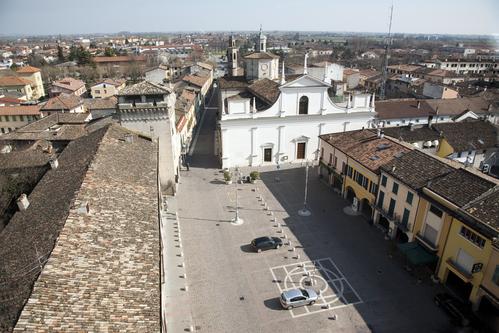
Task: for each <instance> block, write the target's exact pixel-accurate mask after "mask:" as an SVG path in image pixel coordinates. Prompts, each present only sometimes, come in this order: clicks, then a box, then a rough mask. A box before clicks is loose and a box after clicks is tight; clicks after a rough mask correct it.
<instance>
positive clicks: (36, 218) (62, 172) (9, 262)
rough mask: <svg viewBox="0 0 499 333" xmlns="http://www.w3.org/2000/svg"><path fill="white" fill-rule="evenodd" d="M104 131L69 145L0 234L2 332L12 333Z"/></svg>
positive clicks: (0, 314)
mask: <svg viewBox="0 0 499 333" xmlns="http://www.w3.org/2000/svg"><path fill="white" fill-rule="evenodd" d="M105 132H106V129H102V130H100V131H96V132H94V133H92V134H90V135H87V136H85V137H82V138H81V139H80V140H76V141H74V142H72V143H70V144H69V145H68V146H67V147H66V149H64V151H63V152H62V153H61V155H60V156H59V159H58V160H59V167H58V168H57V169H55V170H49V171H47V172H46V173H45V175H44V176H43V178H42V179H41V180H40V181H39V182H38V184H37V185H36V187H35V188H34V189H33V191H32V192H31V193H30V194H29V196H28V199H29V202H30V206H29V207H28V209H27V210H26V211H18V212H17V213H16V214H15V215H14V216H13V217H12V218H11V219H10V221H9V223H8V224H7V226H6V227H5V229H4V230H3V231H2V232H1V233H0V244H2V246H0V282H2V283H0V295H1V299H2V305H3V306H2V308H3V309H2V310H3V311H0V330H1V331H10V330H11V329H12V328H13V327H14V325H15V322H16V320H17V318H18V315H19V314H20V312H21V310H22V309H23V306H24V304H25V303H26V301H27V300H28V298H29V297H30V294H31V291H32V288H33V284H34V282H35V281H36V279H37V278H38V275H39V273H40V269H39V261H38V259H40V262H41V264H42V265H45V263H46V262H47V260H48V258H49V256H50V253H51V252H52V250H53V248H54V246H55V243H56V241H57V239H58V238H59V234H60V232H61V230H62V228H63V227H64V224H65V223H66V219H67V217H68V214H69V210H70V207H71V205H72V204H73V202H74V199H75V196H76V193H77V192H78V190H79V188H80V186H81V183H82V181H83V178H84V175H85V173H86V171H87V168H88V166H89V165H90V162H91V160H92V159H93V157H94V155H95V153H96V151H97V148H98V144H99V142H100V141H101V139H102V137H103V136H104V134H105Z"/></svg>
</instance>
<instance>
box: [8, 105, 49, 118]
mask: <svg viewBox="0 0 499 333" xmlns="http://www.w3.org/2000/svg"><path fill="white" fill-rule="evenodd" d="M40 107H41V106H40V105H14V106H0V116H38V115H40Z"/></svg>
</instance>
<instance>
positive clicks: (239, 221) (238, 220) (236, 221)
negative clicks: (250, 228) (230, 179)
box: [232, 167, 244, 225]
mask: <svg viewBox="0 0 499 333" xmlns="http://www.w3.org/2000/svg"><path fill="white" fill-rule="evenodd" d="M234 177H235V178H236V181H235V183H236V184H235V185H236V216H235V217H234V218H233V219H232V224H236V225H240V224H243V223H244V221H243V219H242V218H240V217H239V194H238V192H239V186H238V183H239V177H240V173H239V168H238V167H236V168H235V169H234Z"/></svg>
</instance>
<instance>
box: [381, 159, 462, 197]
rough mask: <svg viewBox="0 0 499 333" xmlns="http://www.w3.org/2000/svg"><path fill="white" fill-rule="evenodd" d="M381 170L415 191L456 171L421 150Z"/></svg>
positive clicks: (394, 161) (384, 166) (392, 162)
mask: <svg viewBox="0 0 499 333" xmlns="http://www.w3.org/2000/svg"><path fill="white" fill-rule="evenodd" d="M381 169H382V170H383V171H385V172H386V173H388V174H390V175H392V176H393V177H395V178H397V179H399V180H400V181H402V182H403V183H405V184H406V185H408V186H409V187H411V188H413V189H415V190H419V189H421V188H422V187H424V186H425V185H426V184H428V182H429V181H430V180H432V179H435V178H437V177H440V176H442V175H445V174H448V173H450V172H452V171H453V170H454V168H452V167H450V166H448V165H446V164H445V163H443V162H441V161H439V160H438V159H436V158H434V157H432V156H429V155H427V154H425V153H423V152H421V151H419V150H412V151H409V152H407V153H405V154H403V155H402V156H400V157H398V158H395V159H393V160H392V161H391V162H389V163H387V164H385V165H383V166H382V167H381Z"/></svg>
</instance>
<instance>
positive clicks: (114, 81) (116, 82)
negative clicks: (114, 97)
mask: <svg viewBox="0 0 499 333" xmlns="http://www.w3.org/2000/svg"><path fill="white" fill-rule="evenodd" d="M124 83H126V80H123V79H109V78H107V79H104V80H102V81H100V82H99V83H96V84H94V85H93V86H92V87H95V86H98V85H101V84H109V85H111V86H115V87H119V86H121V85H122V84H124Z"/></svg>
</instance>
